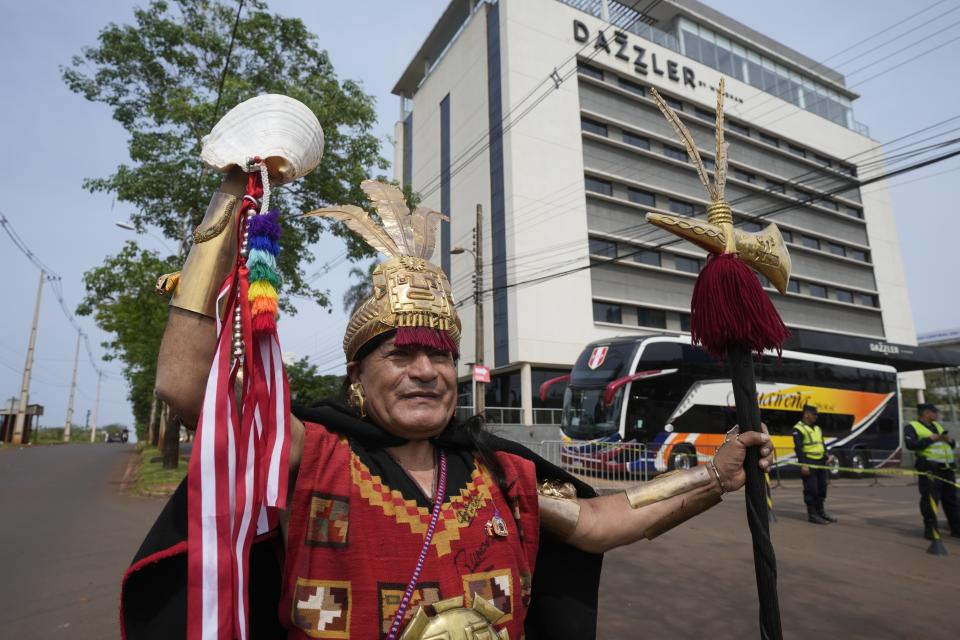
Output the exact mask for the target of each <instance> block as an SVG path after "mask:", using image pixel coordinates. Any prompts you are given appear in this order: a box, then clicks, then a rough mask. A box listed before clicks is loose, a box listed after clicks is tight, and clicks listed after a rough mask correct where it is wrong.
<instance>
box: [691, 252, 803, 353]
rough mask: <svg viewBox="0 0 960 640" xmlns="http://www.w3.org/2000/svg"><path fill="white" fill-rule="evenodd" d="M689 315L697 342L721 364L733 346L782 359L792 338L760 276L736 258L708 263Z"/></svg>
mask: <svg viewBox="0 0 960 640" xmlns="http://www.w3.org/2000/svg"><path fill="white" fill-rule="evenodd" d="M690 310H691V314H690V333H691V335H692V337H693V342H694V343H695V344H699V345H700V346H702V347H703V350H704V351H706V352H707V353H709V354H711V355H713V356H715V357H718V358H722V357H724V356H726V354H727V350H728V349H729V348H730V346H731V345H734V344H739V345H743V346H745V347H748V348H750V349H751V350H752V351H755V352H757V353H762V352H763V351H764V350H765V349H773V350H776V352H777V353H778V354H779V353H780V352H781V350H782V349H783V343H784V341H786V339H787V338H788V337H789V336H790V330H789V329H787V327H786V325H784V324H783V320H782V319H781V318H780V314H779V313H777V309H776V307H774V306H773V303H772V302H770V297H769V296H768V295H767V294H766V292H765V291H764V290H763V287H762V286H761V285H760V281H759V280H758V279H757V276H756V275H755V274H754V273H753V270H751V269H750V267H749V266H747V265H746V264H745V263H744V262H743V261H742V260H740V258H739V257H738V256H737V254H735V253H729V254H721V255H711V256H710V257H708V258H707V264H706V265H705V266H704V267H703V270H702V271H701V272H700V276H699V277H698V278H697V282H696V284H695V285H694V287H693V299H692V300H691V302H690Z"/></svg>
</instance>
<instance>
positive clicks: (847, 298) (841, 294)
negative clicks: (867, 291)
mask: <svg viewBox="0 0 960 640" xmlns="http://www.w3.org/2000/svg"><path fill="white" fill-rule="evenodd" d="M834 293H835V294H836V296H837V300H839V301H840V302H847V303H850V304H853V294H852V293H850V292H849V291H844V290H843V289H836V290H835V291H834Z"/></svg>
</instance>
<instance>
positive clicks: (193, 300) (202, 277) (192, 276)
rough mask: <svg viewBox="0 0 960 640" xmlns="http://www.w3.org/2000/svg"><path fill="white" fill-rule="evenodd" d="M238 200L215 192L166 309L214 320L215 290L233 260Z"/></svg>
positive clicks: (234, 257)
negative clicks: (176, 308)
mask: <svg viewBox="0 0 960 640" xmlns="http://www.w3.org/2000/svg"><path fill="white" fill-rule="evenodd" d="M239 204H240V198H238V197H237V196H234V195H230V194H229V193H224V192H222V191H217V192H216V193H214V194H213V198H211V200H210V205H209V206H208V207H207V213H206V214H205V215H204V216H203V222H201V223H200V226H199V227H197V229H196V231H194V232H193V246H192V247H191V248H190V253H189V255H187V261H186V262H185V263H184V265H183V269H182V270H181V271H180V281H179V283H178V284H177V286H176V289H175V290H174V293H173V298H172V299H171V300H170V305H171V306H173V307H179V308H180V309H186V310H188V311H193V312H195V313H199V314H202V315H205V316H208V317H210V318H214V317H216V304H217V289H219V287H220V284H221V283H222V282H223V279H224V278H226V277H227V274H228V273H229V272H230V270H231V269H232V268H233V265H234V262H235V261H236V259H237V224H236V217H237V215H238V213H239V210H240V207H239Z"/></svg>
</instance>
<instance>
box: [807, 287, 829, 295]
mask: <svg viewBox="0 0 960 640" xmlns="http://www.w3.org/2000/svg"><path fill="white" fill-rule="evenodd" d="M808 286H809V288H810V295H812V296H813V297H815V298H826V297H827V288H826V287H823V286H821V285H819V284H811V285H808Z"/></svg>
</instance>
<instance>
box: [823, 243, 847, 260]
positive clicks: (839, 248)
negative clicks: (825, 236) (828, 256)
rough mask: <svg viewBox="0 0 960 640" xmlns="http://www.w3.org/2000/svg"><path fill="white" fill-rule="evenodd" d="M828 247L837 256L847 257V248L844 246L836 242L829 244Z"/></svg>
mask: <svg viewBox="0 0 960 640" xmlns="http://www.w3.org/2000/svg"><path fill="white" fill-rule="evenodd" d="M827 247H828V248H829V249H830V253H832V254H833V255H835V256H843V257H846V256H847V248H846V247H844V246H843V245H842V244H837V243H836V242H828V243H827Z"/></svg>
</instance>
